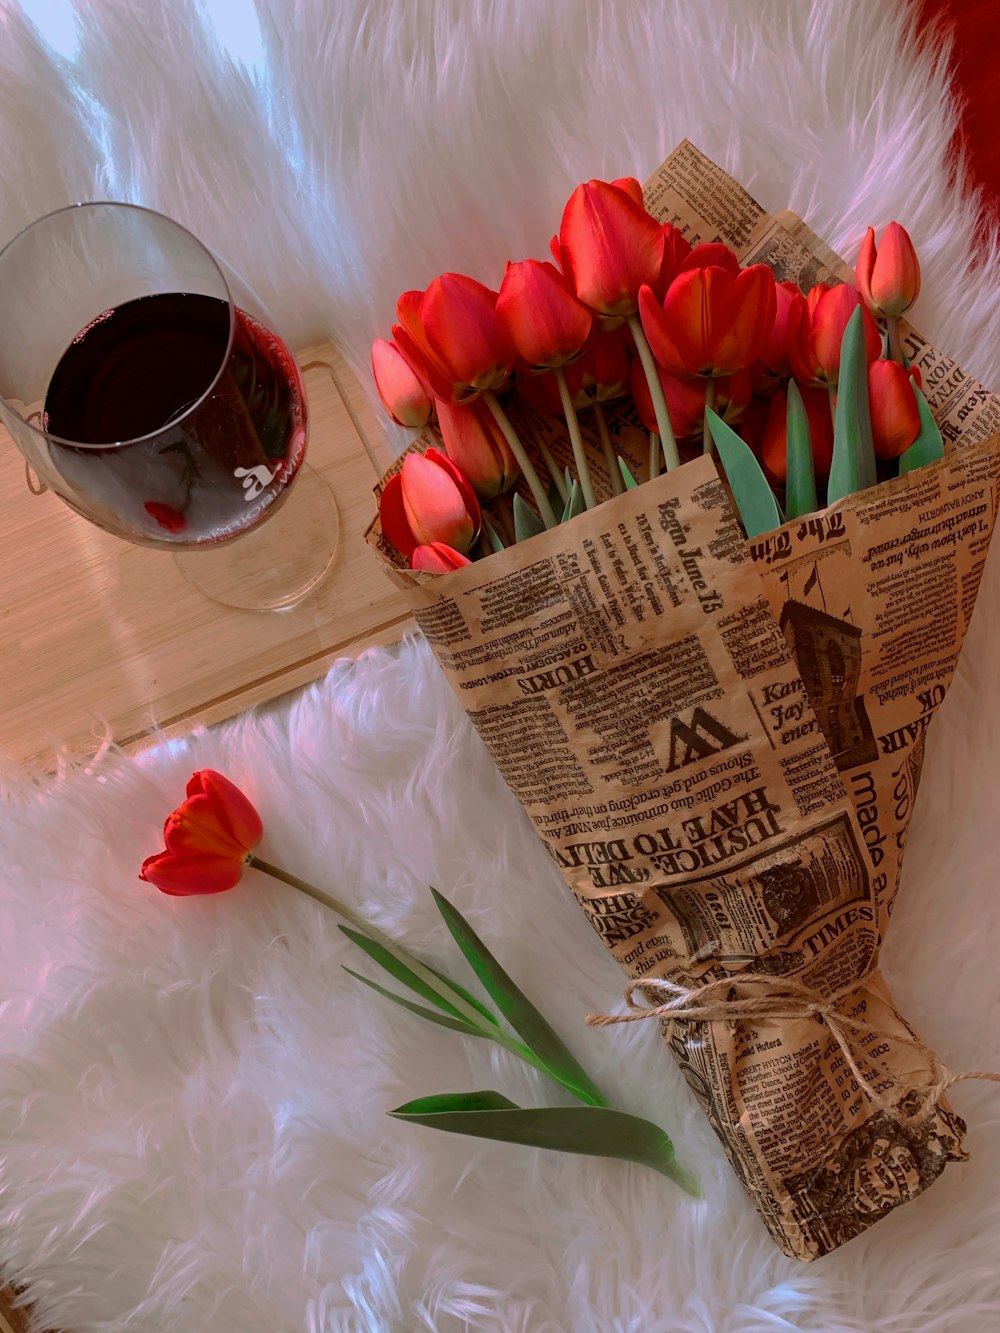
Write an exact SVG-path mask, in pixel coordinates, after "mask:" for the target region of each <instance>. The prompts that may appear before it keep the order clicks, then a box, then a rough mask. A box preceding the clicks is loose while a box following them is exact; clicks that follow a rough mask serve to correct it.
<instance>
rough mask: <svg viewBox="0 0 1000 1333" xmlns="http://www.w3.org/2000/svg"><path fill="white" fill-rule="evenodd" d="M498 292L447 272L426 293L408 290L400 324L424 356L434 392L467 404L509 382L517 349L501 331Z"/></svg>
mask: <svg viewBox="0 0 1000 1333" xmlns="http://www.w3.org/2000/svg"><path fill="white" fill-rule="evenodd" d="M496 303H497V293H496V292H494V291H491V290H490V288H489V287H484V286H483V284H482V283H481V282H476V280H475V279H474V278H467V277H465V276H464V274H461V273H442V274H441V276H440V277H438V278H435V279H434V281H433V282H432V283H431V284H430V285H429V286H428V288H427V290H426V291H425V292H404V293H403V295H402V296H401V297H400V298H399V301H398V303H397V305H396V313H397V314H398V316H399V321H400V323H401V324H402V325H403V327H404V328H405V329H406V331H407V333H409V335H410V337H411V338H412V339H413V340H414V341H415V342H416V344H417V346H418V347H419V348H420V350H421V352H422V353H423V354H424V356H425V358H426V360H427V363H428V368H429V370H430V371H431V374H432V382H433V388H434V392H435V393H436V394H437V396H438V397H439V398H447V399H449V400H451V401H452V402H467V401H468V400H469V399H471V398H475V397H476V396H477V394H480V393H487V392H493V391H494V390H496V389H499V388H501V387H502V386H503V384H504V383H505V382H506V380H507V378H508V376H509V375H510V372H511V368H512V367H513V365H514V348H513V347H512V345H511V344H510V342H509V340H508V339H507V338H506V337H505V336H504V334H503V333H502V332H501V331H500V329H499V328H498V327H497V320H496Z"/></svg>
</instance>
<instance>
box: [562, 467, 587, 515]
mask: <svg viewBox="0 0 1000 1333" xmlns="http://www.w3.org/2000/svg"><path fill="white" fill-rule="evenodd" d="M582 513H583V491H582V490H581V488H580V483H579V482H578V481H577V480H576V478H575V477H574V478H573V480H572V482H571V483H570V488H569V499H568V500H567V501H566V507H565V509H564V510H563V513H562V518H561V519H560V520H559V522H560V523H568V522H569V521H570V519H571V518H576V516H577V514H582Z"/></svg>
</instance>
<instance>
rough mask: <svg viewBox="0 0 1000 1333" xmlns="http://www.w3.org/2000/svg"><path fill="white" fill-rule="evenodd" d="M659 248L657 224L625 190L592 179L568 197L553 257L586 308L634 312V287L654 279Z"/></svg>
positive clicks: (636, 289)
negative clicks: (557, 246) (556, 253)
mask: <svg viewBox="0 0 1000 1333" xmlns="http://www.w3.org/2000/svg"><path fill="white" fill-rule="evenodd" d="M663 249H664V238H663V228H662V227H661V226H660V224H659V223H658V222H657V221H656V220H655V219H654V218H652V217H650V215H649V214H648V213H647V212H646V210H645V209H644V208H643V207H642V206H641V205H640V204H638V203H636V200H635V198H634V196H633V194H631V193H630V192H629V190H627V189H622V188H621V186H618V185H614V184H612V183H610V182H608V181H597V180H592V181H587V182H586V183H585V184H583V185H578V186H577V187H576V189H575V190H574V191H573V193H572V194H571V195H570V198H569V202H568V203H567V205H566V208H565V210H564V211H563V216H562V225H561V226H560V228H559V260H560V263H561V265H562V270H563V272H564V273H565V275H566V277H567V278H568V279H569V281H570V283H571V284H572V286H573V289H574V291H575V292H576V294H577V296H579V298H580V300H581V301H583V302H584V304H585V305H588V306H590V308H591V309H592V310H596V311H598V312H599V313H600V314H602V315H609V316H613V317H616V318H621V317H627V316H629V315H634V314H635V312H636V310H637V308H638V300H639V288H640V287H641V286H642V285H643V283H650V284H654V283H656V282H658V280H659V276H660V270H661V268H662V266H663Z"/></svg>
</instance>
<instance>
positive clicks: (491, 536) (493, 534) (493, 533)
mask: <svg viewBox="0 0 1000 1333" xmlns="http://www.w3.org/2000/svg"><path fill="white" fill-rule="evenodd" d="M483 530H484V531H485V533H486V537H487V540H488V541H489V544H490V549H491V550H492V551H493V553H494V554H496V553H497V552H498V551H502V550H504V549H505V547H504V544H503V538H502V537H501V536H500V534H499V532H497V530H496V528H495V527H494V526H493V524H492V523H491V522H490V516H489V514H484V515H483Z"/></svg>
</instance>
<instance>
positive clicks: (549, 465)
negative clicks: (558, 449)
mask: <svg viewBox="0 0 1000 1333" xmlns="http://www.w3.org/2000/svg"><path fill="white" fill-rule="evenodd" d="M534 444H535V448H536V449H537V450H538V452H539V453H540V454H541V455H542V462H543V463H544V464H545V470H546V471H547V472H548V474H549V480H550V481H551V482H552V485H553V486H554V487H555V488H556V490H557V491H558V492H559V499H560V500H562V502H563V504H565V503H566V501H567V500H568V499H569V491H568V489H567V487H566V481H565V478H564V477H563V470H562V468H561V467H560V466H559V464H558V463H557V462H556V460H555V459H554V458H553V457H552V450H551V449H550V448H549V446H548V445H547V444H546V443H545V441H544V440H543V439H542V437H541V435H540V434H538V433H536V434H535V439H534Z"/></svg>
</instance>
